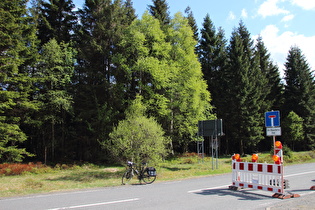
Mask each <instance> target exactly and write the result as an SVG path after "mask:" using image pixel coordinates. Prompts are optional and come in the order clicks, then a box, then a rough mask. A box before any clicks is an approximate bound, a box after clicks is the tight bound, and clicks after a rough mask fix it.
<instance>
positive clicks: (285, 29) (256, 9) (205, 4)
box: [73, 0, 315, 77]
mask: <svg viewBox="0 0 315 210" xmlns="http://www.w3.org/2000/svg"><path fill="white" fill-rule="evenodd" d="M166 2H167V4H168V6H169V12H170V15H171V17H173V16H174V14H175V13H177V12H181V13H182V14H184V12H185V9H186V8H187V7H188V6H189V7H190V8H191V11H192V12H193V16H194V17H195V19H196V23H197V25H198V28H199V29H201V28H202V24H203V22H204V18H205V17H206V15H207V14H209V16H210V19H211V20H212V22H213V24H214V26H215V27H216V28H217V29H218V28H219V27H221V28H222V29H223V30H224V31H225V38H226V39H227V40H228V41H229V40H230V37H231V33H232V31H233V30H234V29H235V28H237V27H238V25H239V23H240V21H241V20H242V21H243V23H244V24H245V26H246V28H247V29H248V31H249V32H250V34H251V36H252V38H253V39H254V40H256V39H257V37H258V35H260V36H262V39H263V42H264V43H265V46H266V48H267V49H268V52H269V53H270V54H271V59H272V60H273V62H274V63H275V64H277V65H278V67H279V70H280V76H281V77H283V69H284V63H285V62H286V58H287V55H288V52H289V50H290V47H291V46H297V47H299V48H300V49H301V50H302V53H303V54H304V56H305V58H306V60H307V62H308V64H309V65H310V68H311V69H312V70H315V27H314V22H313V21H315V0H166ZM73 3H74V4H75V5H76V7H78V8H81V7H82V5H83V4H84V0H73ZM148 5H153V3H152V0H133V7H134V8H135V10H136V14H137V15H138V18H141V16H142V15H143V13H144V12H145V10H147V8H148Z"/></svg>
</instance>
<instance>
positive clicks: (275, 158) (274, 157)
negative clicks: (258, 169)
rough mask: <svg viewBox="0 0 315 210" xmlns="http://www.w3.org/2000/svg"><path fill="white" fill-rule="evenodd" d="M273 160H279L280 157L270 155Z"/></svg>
mask: <svg viewBox="0 0 315 210" xmlns="http://www.w3.org/2000/svg"><path fill="white" fill-rule="evenodd" d="M272 159H273V161H275V162H278V161H279V160H280V157H279V156H278V155H274V156H272Z"/></svg>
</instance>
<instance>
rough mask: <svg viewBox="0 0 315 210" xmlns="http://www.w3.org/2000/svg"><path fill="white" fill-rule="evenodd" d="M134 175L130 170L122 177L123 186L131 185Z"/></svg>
mask: <svg viewBox="0 0 315 210" xmlns="http://www.w3.org/2000/svg"><path fill="white" fill-rule="evenodd" d="M132 177H133V174H132V170H128V171H126V172H125V173H124V175H123V176H122V184H123V185H125V184H128V183H130V180H131V179H132Z"/></svg>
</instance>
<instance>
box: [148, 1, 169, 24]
mask: <svg viewBox="0 0 315 210" xmlns="http://www.w3.org/2000/svg"><path fill="white" fill-rule="evenodd" d="M152 1H153V5H149V6H148V9H149V12H150V14H151V15H152V16H153V17H155V18H156V19H158V20H159V21H160V24H161V25H168V24H169V23H170V21H171V18H170V14H169V11H168V10H169V6H168V4H167V2H166V0H152Z"/></svg>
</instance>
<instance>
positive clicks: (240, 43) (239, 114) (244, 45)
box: [218, 22, 268, 154]
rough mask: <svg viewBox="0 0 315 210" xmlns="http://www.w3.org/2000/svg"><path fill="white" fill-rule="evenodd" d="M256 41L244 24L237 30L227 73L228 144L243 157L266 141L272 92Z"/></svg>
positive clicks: (225, 115) (225, 101)
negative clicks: (268, 98) (265, 125)
mask: <svg viewBox="0 0 315 210" xmlns="http://www.w3.org/2000/svg"><path fill="white" fill-rule="evenodd" d="M254 52H255V51H254V46H253V40H252V39H251V38H250V34H249V32H248V30H247V29H246V27H245V26H244V24H243V23H242V22H241V23H240V25H239V27H238V28H237V29H235V30H234V32H233V34H232V37H231V41H230V45H229V47H228V55H227V56H228V59H227V60H228V64H227V68H225V69H223V72H222V74H221V75H222V78H221V80H222V81H223V83H222V86H223V87H224V89H225V92H224V93H223V94H222V95H223V100H222V104H221V105H222V107H218V108H220V109H223V110H224V113H222V116H223V122H224V123H225V125H226V136H225V138H226V139H227V141H228V142H227V144H229V146H230V148H231V150H232V151H233V152H239V153H241V154H244V153H247V152H252V151H255V150H257V145H258V143H259V142H260V141H261V140H262V139H263V138H264V137H263V113H264V112H265V110H264V108H266V106H265V98H266V94H267V93H268V91H266V90H265V89H264V87H266V82H267V80H266V77H265V75H264V74H262V73H261V71H260V69H259V65H258V58H257V57H256V56H255V54H254Z"/></svg>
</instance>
